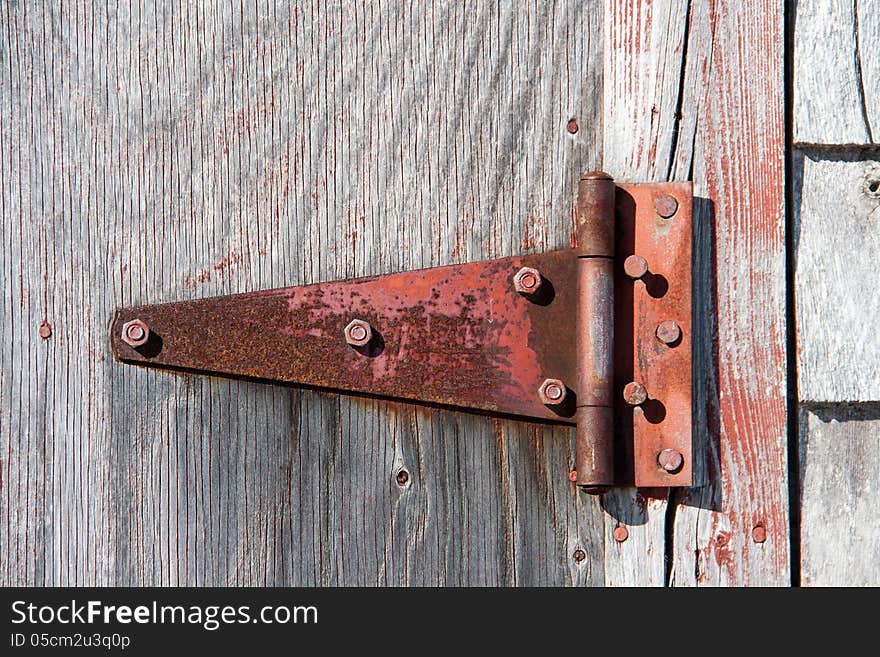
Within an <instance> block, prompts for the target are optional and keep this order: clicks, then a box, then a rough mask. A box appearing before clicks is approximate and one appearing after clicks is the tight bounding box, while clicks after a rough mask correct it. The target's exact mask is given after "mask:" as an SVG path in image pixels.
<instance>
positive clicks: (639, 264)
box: [623, 255, 648, 280]
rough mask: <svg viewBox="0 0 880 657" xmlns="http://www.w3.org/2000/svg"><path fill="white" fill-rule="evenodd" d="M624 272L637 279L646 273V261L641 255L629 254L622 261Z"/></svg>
mask: <svg viewBox="0 0 880 657" xmlns="http://www.w3.org/2000/svg"><path fill="white" fill-rule="evenodd" d="M623 271H624V273H625V274H626V275H627V276H628V277H629V278H631V279H633V280H638V279H640V278H641V277H642V276H644V275H645V274H647V273H648V261H647V260H645V259H644V258H643V257H642V256H639V255H631V256H628V257H627V259H626V260H624V261H623Z"/></svg>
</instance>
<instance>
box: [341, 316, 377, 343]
mask: <svg viewBox="0 0 880 657" xmlns="http://www.w3.org/2000/svg"><path fill="white" fill-rule="evenodd" d="M372 339H373V329H372V327H371V326H370V325H369V324H368V323H367V322H365V321H364V320H362V319H353V320H351V321H350V322H349V323H348V326H346V327H345V341H346V342H347V343H348V344H350V345H351V346H352V347H363V346H364V345H366V344H368V343H369V342H370V340H372Z"/></svg>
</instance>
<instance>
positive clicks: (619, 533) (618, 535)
mask: <svg viewBox="0 0 880 657" xmlns="http://www.w3.org/2000/svg"><path fill="white" fill-rule="evenodd" d="M612 535H613V536H614V540H615V541H617V542H618V543H623V542H624V541H625V540H626V539H628V538H629V530H628V529H627V528H626V527H624V526H623V525H619V526H617V527H615V528H614V531H613V532H612Z"/></svg>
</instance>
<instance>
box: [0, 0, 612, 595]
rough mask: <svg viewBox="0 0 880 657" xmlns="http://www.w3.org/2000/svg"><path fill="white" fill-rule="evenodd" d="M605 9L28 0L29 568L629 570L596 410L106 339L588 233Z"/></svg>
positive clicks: (24, 465)
mask: <svg viewBox="0 0 880 657" xmlns="http://www.w3.org/2000/svg"><path fill="white" fill-rule="evenodd" d="M601 11H602V7H601V6H600V5H599V3H581V2H573V1H572V2H565V3H551V2H537V1H535V2H528V3H516V4H512V3H511V4H506V3H505V4H501V5H500V6H498V5H496V4H495V3H490V2H478V3H466V4H465V3H457V2H448V3H446V2H441V3H431V4H430V5H426V6H422V5H420V4H419V3H414V4H411V3H394V2H386V3H367V4H366V5H362V4H361V3H341V2H334V3H325V2H302V3H297V4H296V5H295V6H289V5H288V4H287V3H276V2H274V0H260V1H259V2H255V3H245V4H240V3H233V4H226V3H217V4H213V3H190V4H180V3H171V2H157V3H153V2H147V1H142V2H134V3H120V5H119V6H116V5H115V3H111V5H110V6H109V8H108V7H107V6H105V5H104V4H102V3H53V2H48V1H47V2H25V3H16V4H13V3H2V5H0V26H2V27H0V106H2V115H3V120H2V121H0V236H2V246H3V257H2V260H0V289H2V291H3V295H2V301H0V320H2V324H0V325H2V333H3V340H2V346H0V584H4V585H11V584H30V585H33V584H61V585H64V584H80V585H89V584H95V585H104V584H118V585H128V584H154V585H178V584H181V585H182V584H192V585H211V584H217V585H223V584H232V585H245V584H251V585H263V584H267V585H274V584H544V585H552V584H601V583H603V582H604V581H605V579H606V567H605V550H606V546H605V544H604V540H603V534H604V532H606V531H608V532H610V530H611V529H613V524H612V523H608V522H606V518H605V516H604V514H603V511H602V509H601V507H600V502H599V501H598V500H596V499H595V498H591V497H588V496H583V495H577V494H576V493H575V492H574V490H573V489H572V487H571V485H570V484H569V482H568V480H567V473H568V470H569V467H570V465H571V462H572V432H571V431H570V430H567V429H552V428H546V427H542V426H538V425H528V424H521V423H515V422H506V421H505V422H502V421H496V420H492V419H489V418H484V417H476V416H470V415H465V414H456V413H451V412H445V411H444V412H440V411H435V410H430V409H423V408H418V407H414V406H406V405H394V404H387V403H379V402H373V401H370V400H363V399H352V398H345V397H338V396H335V395H333V394H329V393H317V392H303V391H296V390H293V389H290V388H283V387H277V386H271V385H259V384H254V383H245V382H233V381H223V380H217V379H210V378H205V377H199V376H182V375H173V374H168V373H164V372H156V371H146V370H139V369H136V368H133V367H131V366H125V365H120V364H118V363H115V362H114V361H113V360H112V357H111V354H110V349H109V343H108V339H107V328H108V325H109V321H110V318H111V316H112V312H113V310H114V308H115V307H116V306H119V305H129V304H136V303H151V302H163V301H171V300H176V299H191V298H197V297H202V296H207V295H214V294H222V293H232V292H239V291H247V290H255V289H259V288H268V287H274V286H282V285H293V284H299V283H306V282H312V281H320V280H328V279H333V278H341V277H348V276H356V275H366V274H381V273H384V272H392V271H398V270H403V269H409V268H415V267H426V266H433V265H441V264H447V263H453V262H462V261H467V260H475V259H482V258H487V257H494V256H504V255H509V254H513V253H517V252H521V251H531V250H543V249H550V248H559V247H562V246H565V245H567V244H568V241H569V236H570V231H571V220H572V217H571V207H572V203H573V197H574V190H575V184H576V181H577V177H578V175H579V173H580V172H582V171H583V170H586V169H589V168H594V167H595V166H596V165H597V164H598V163H599V161H600V157H601V152H600V145H601V139H600V135H601V127H602V126H601V120H600V111H601V108H600V107H599V106H598V105H597V102H598V99H599V98H601V88H600V87H601V58H600V52H601V51H600V48H601V40H602V38H601V32H602V31H601V19H600V16H601ZM572 116H576V117H578V119H579V122H580V131H579V132H578V133H577V134H576V135H570V134H569V133H568V132H567V131H566V123H567V122H568V120H569V118H570V117H572ZM44 318H45V319H46V320H48V322H49V323H50V324H51V326H52V331H53V333H52V336H51V338H49V339H48V340H45V341H43V340H41V339H40V338H39V337H38V332H37V331H38V327H39V325H40V322H41V321H43V319H44ZM400 467H406V468H407V469H408V470H409V471H410V472H411V478H410V483H409V484H407V486H406V487H405V488H403V489H401V488H400V487H399V486H398V484H397V483H396V480H395V474H396V473H397V471H398V469H399V468H400ZM606 526H607V527H606ZM578 547H582V548H583V549H584V550H585V551H586V553H587V559H586V560H585V561H584V562H582V563H581V564H580V565H578V564H576V563H575V562H574V560H573V559H572V554H573V553H574V551H575V549H576V548H578ZM612 579H614V578H612Z"/></svg>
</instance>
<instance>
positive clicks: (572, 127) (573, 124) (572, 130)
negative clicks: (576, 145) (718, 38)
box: [566, 117, 578, 135]
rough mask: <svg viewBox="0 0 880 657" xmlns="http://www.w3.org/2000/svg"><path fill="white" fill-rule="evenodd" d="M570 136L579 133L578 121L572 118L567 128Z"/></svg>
mask: <svg viewBox="0 0 880 657" xmlns="http://www.w3.org/2000/svg"><path fill="white" fill-rule="evenodd" d="M566 128H567V130H568V132H569V134H572V135H573V134H576V133H577V131H578V120H577V119H576V118H574V117H571V118H570V119H569V120H568V126H566Z"/></svg>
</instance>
